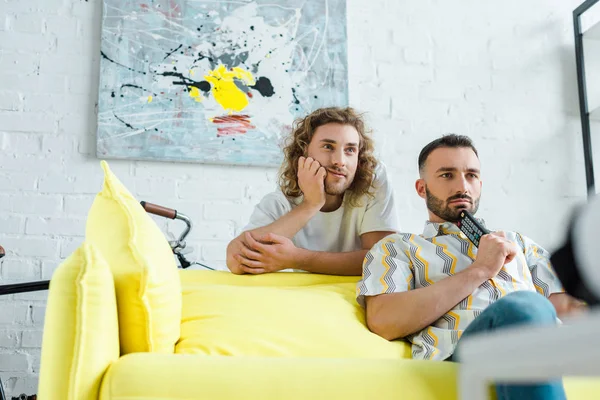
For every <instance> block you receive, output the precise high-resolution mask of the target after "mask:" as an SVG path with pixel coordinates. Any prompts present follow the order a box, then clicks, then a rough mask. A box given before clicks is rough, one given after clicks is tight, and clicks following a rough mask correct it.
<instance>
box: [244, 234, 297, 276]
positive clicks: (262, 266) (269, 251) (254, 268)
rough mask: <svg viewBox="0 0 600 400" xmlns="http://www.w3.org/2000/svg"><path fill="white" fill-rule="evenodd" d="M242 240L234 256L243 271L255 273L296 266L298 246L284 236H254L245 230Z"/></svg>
mask: <svg viewBox="0 0 600 400" xmlns="http://www.w3.org/2000/svg"><path fill="white" fill-rule="evenodd" d="M244 241H245V243H244V245H243V247H241V249H240V252H239V253H237V254H236V255H235V256H234V258H235V260H236V262H237V263H239V265H240V269H241V270H242V271H243V272H246V273H248V274H254V275H256V274H264V273H267V272H277V271H281V270H283V269H288V268H295V267H296V264H297V261H298V260H297V254H298V248H297V247H296V246H294V243H292V241H291V240H290V239H288V238H286V237H285V236H280V235H276V234H274V233H268V234H266V235H263V236H261V237H256V238H255V237H253V236H252V234H251V233H250V232H246V233H245V234H244Z"/></svg>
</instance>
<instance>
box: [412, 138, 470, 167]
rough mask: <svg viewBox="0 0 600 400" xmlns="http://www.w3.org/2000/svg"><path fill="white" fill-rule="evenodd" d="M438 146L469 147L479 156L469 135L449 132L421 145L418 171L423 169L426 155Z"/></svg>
mask: <svg viewBox="0 0 600 400" xmlns="http://www.w3.org/2000/svg"><path fill="white" fill-rule="evenodd" d="M440 147H452V148H458V147H469V148H471V150H473V152H474V153H475V155H476V156H477V157H479V154H477V149H476V148H475V146H474V145H473V141H472V140H471V138H470V137H468V136H465V135H457V134H455V133H450V134H447V135H444V136H442V137H441V138H439V139H435V140H434V141H433V142H431V143H429V144H428V145H427V146H425V147H423V150H421V153H420V154H419V172H422V171H423V168H424V167H425V162H426V161H427V157H429V155H430V154H431V152H432V151H434V150H435V149H439V148H440Z"/></svg>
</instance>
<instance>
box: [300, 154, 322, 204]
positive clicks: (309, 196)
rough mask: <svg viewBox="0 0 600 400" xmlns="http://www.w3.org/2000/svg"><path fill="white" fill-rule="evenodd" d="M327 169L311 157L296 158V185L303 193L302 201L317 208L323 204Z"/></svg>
mask: <svg viewBox="0 0 600 400" xmlns="http://www.w3.org/2000/svg"><path fill="white" fill-rule="evenodd" d="M326 176H327V170H326V169H325V168H324V167H322V166H321V164H320V163H319V162H318V161H317V160H314V159H312V158H311V157H308V158H306V157H300V158H299V159H298V186H300V189H301V190H302V193H303V194H304V199H303V203H306V204H307V205H309V206H311V207H315V208H317V209H321V207H323V206H324V205H325V177H326Z"/></svg>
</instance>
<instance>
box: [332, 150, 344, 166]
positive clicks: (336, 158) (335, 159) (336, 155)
mask: <svg viewBox="0 0 600 400" xmlns="http://www.w3.org/2000/svg"><path fill="white" fill-rule="evenodd" d="M331 163H332V164H333V165H335V166H337V167H343V166H344V165H346V156H345V155H344V152H343V151H342V150H339V151H338V150H336V151H334V152H333V154H332V155H331Z"/></svg>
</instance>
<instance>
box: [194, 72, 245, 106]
mask: <svg viewBox="0 0 600 400" xmlns="http://www.w3.org/2000/svg"><path fill="white" fill-rule="evenodd" d="M204 79H206V80H207V81H208V82H209V83H210V84H211V85H212V94H213V96H214V97H215V100H216V101H217V103H219V104H220V105H221V107H223V108H224V109H225V110H227V111H242V110H243V109H244V108H246V106H248V96H247V95H246V93H244V92H243V91H242V90H240V88H238V87H237V86H236V85H235V81H234V79H239V80H241V81H243V82H244V83H245V84H246V85H248V86H251V85H254V84H255V81H254V77H253V76H252V73H250V72H249V71H246V70H244V69H242V68H240V67H234V68H231V69H230V70H227V69H226V68H225V66H224V65H219V66H218V67H217V68H216V69H214V70H212V71H210V72H209V73H208V75H206V76H205V77H204Z"/></svg>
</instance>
